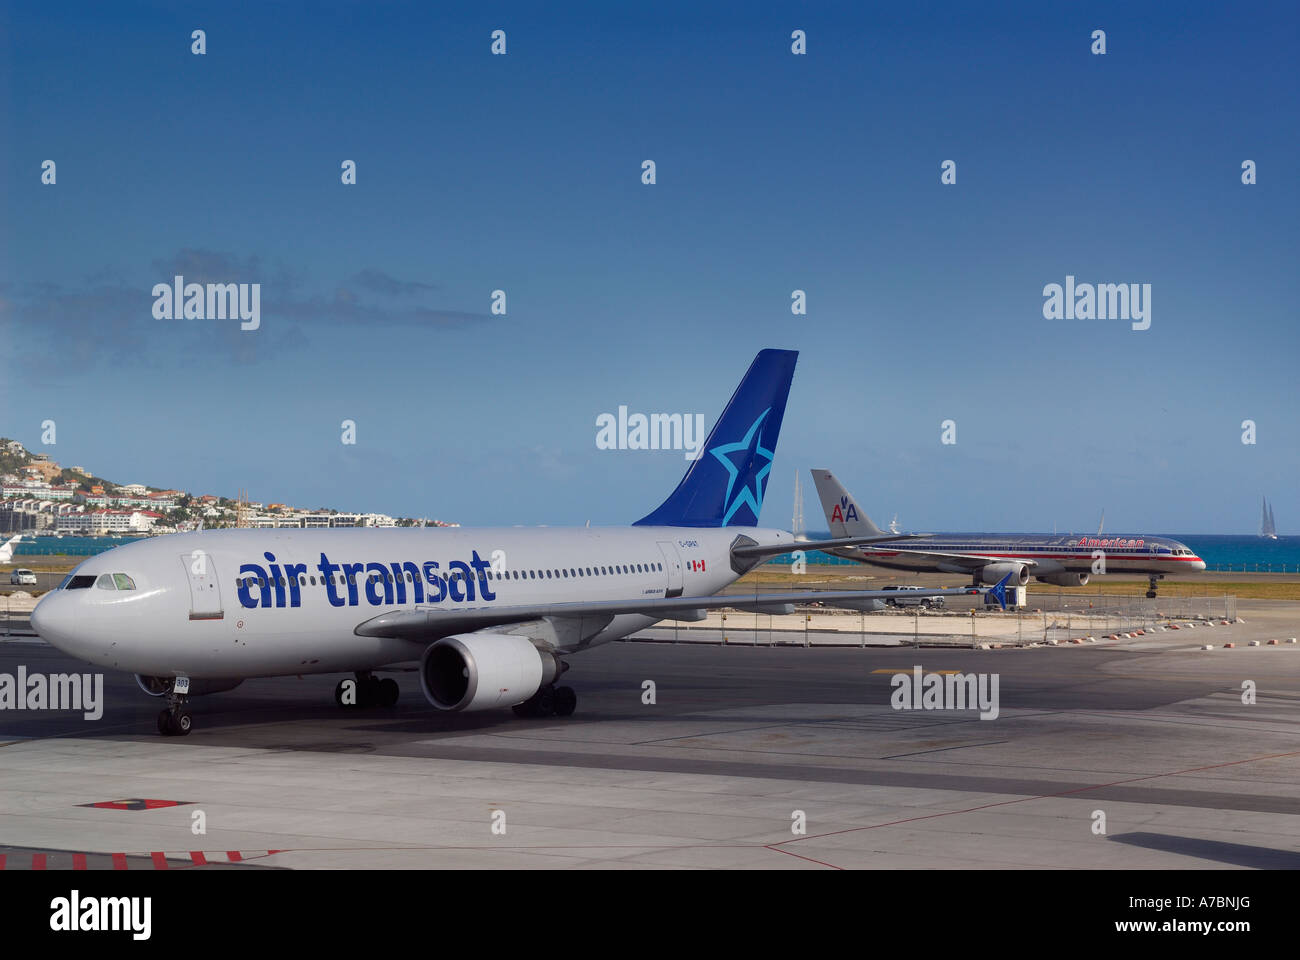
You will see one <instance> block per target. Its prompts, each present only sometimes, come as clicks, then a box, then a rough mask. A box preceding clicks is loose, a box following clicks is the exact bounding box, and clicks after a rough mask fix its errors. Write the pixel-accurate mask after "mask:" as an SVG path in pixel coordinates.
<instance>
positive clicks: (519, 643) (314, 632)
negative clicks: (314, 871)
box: [32, 350, 1005, 735]
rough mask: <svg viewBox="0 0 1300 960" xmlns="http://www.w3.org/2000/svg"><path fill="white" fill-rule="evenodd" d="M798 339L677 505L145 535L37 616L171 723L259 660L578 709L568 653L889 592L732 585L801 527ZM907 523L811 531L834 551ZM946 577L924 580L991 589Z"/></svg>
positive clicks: (850, 603)
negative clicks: (437, 523)
mask: <svg viewBox="0 0 1300 960" xmlns="http://www.w3.org/2000/svg"><path fill="white" fill-rule="evenodd" d="M797 356H798V355H797V353H795V352H793V351H786V350H764V351H762V352H761V353H759V354H758V356H757V357H756V358H755V359H754V362H753V363H752V364H751V365H750V368H749V371H748V372H747V373H746V374H745V377H744V379H743V380H742V381H741V383H740V386H739V387H737V389H736V392H735V393H734V394H733V395H732V397H731V400H730V402H729V403H728V404H727V407H726V409H725V410H724V411H723V413H722V416H721V417H719V419H718V422H717V424H716V425H715V426H714V428H713V431H712V433H711V434H710V435H709V438H708V440H707V441H706V444H705V448H704V452H703V454H702V456H700V457H699V458H698V459H696V460H694V461H693V462H692V463H691V466H690V468H689V469H688V470H687V471H686V475H685V476H684V477H683V478H682V480H681V482H680V483H679V484H678V485H677V488H676V489H675V490H674V491H673V492H672V493H671V494H670V495H669V497H668V499H667V500H665V501H664V502H663V503H662V504H661V505H660V506H659V507H658V508H657V509H655V510H654V511H653V512H651V513H650V514H649V515H647V516H645V517H643V518H641V519H640V520H638V521H637V522H636V523H634V524H632V525H631V526H629V527H622V528H605V529H600V528H596V529H591V528H580V529H567V530H566V529H549V528H538V529H518V528H504V529H491V528H487V529H481V530H470V529H461V528H401V529H375V528H360V529H351V530H342V529H302V530H286V529H266V530H261V529H259V530H213V531H205V532H201V533H192V534H170V535H166V536H161V537H153V538H150V539H145V540H140V541H137V542H134V543H131V544H127V545H124V546H121V547H117V548H115V549H113V550H109V551H106V552H105V553H102V554H99V555H98V556H95V557H92V558H91V559H89V560H87V561H85V562H84V563H82V564H81V565H80V566H78V567H77V568H76V569H75V570H74V571H73V572H72V573H71V574H70V575H69V576H68V577H67V579H65V580H64V581H63V583H62V584H61V585H60V586H59V588H58V589H56V590H53V591H51V592H50V593H49V594H47V595H46V596H45V597H43V598H42V599H41V601H40V602H39V603H38V604H37V606H36V609H35V610H34V611H33V613H32V626H33V627H34V628H35V629H36V631H37V633H39V634H40V636H41V637H42V638H44V639H45V640H46V641H48V642H49V643H50V644H52V645H53V646H55V647H57V648H58V649H60V650H63V651H65V652H66V653H69V654H71V655H73V656H76V657H79V658H81V659H83V660H88V661H90V662H91V663H94V664H98V665H100V666H102V667H108V668H112V669H116V670H123V671H128V672H131V673H134V674H135V675H136V681H137V683H138V684H139V686H140V687H141V689H143V690H144V691H145V692H146V693H148V694H150V695H152V696H157V697H164V698H166V703H167V707H166V709H164V710H163V711H162V712H161V713H159V715H158V730H159V732H160V733H162V734H164V735H176V734H186V733H189V731H190V729H191V727H192V725H193V717H192V715H191V714H190V712H189V710H188V709H187V707H186V704H187V703H188V699H189V697H191V696H195V695H198V694H201V693H216V692H220V691H222V690H229V689H232V688H233V687H235V686H237V685H238V684H239V683H241V682H242V681H243V680H244V679H246V678H248V677H271V676H291V675H299V674H307V673H339V672H349V673H352V674H354V677H355V679H346V680H343V681H341V682H340V683H339V685H338V687H336V689H335V700H336V702H338V704H339V705H340V706H376V705H380V706H391V705H392V704H394V703H395V702H396V701H397V694H398V687H397V682H396V681H395V680H393V679H392V678H385V679H379V678H377V677H376V676H375V671H376V670H379V669H380V668H383V667H391V666H394V665H397V664H400V663H410V662H418V663H419V676H420V685H421V688H422V690H423V692H424V695H425V697H426V698H427V699H428V701H429V702H430V703H431V704H433V706H434V707H435V708H437V709H438V710H444V711H456V710H462V711H473V710H491V709H496V708H504V707H513V708H514V710H515V712H516V713H517V714H519V715H520V716H549V715H552V714H554V715H559V716H568V715H569V714H571V713H573V710H574V707H575V706H576V704H577V696H576V694H575V693H574V692H573V690H572V688H570V687H566V686H557V685H556V681H557V680H558V679H559V678H560V676H561V674H562V673H563V672H564V671H565V670H566V669H568V664H567V663H565V661H564V659H563V658H564V657H567V656H569V655H571V654H575V653H579V652H581V651H584V650H587V649H588V648H591V647H596V646H599V645H600V644H602V643H608V642H609V641H611V640H617V639H620V638H622V637H626V636H629V635H630V634H633V633H635V632H636V631H638V630H641V629H643V628H645V627H647V626H649V625H650V624H652V623H655V622H656V621H659V620H664V619H672V620H702V619H704V617H705V611H707V610H710V609H716V608H720V607H733V608H738V609H742V610H748V611H758V612H763V613H789V612H792V611H793V609H794V604H795V603H798V602H800V601H804V600H811V599H814V598H815V599H817V600H819V601H821V602H822V603H824V604H826V605H827V606H833V607H844V608H847V609H868V610H869V609H872V602H873V601H874V600H877V599H883V598H885V597H888V596H890V594H889V593H888V592H886V591H882V590H858V591H836V592H828V593H816V594H813V593H797V592H795V593H768V594H755V595H753V596H751V595H749V594H745V595H744V596H731V597H718V596H715V594H716V593H717V592H718V591H719V590H721V589H722V588H724V587H726V586H727V585H729V584H731V583H734V582H735V581H736V580H738V579H739V578H740V577H741V576H743V575H744V574H745V573H746V572H748V571H749V570H750V569H752V568H753V567H755V566H757V565H758V564H760V563H762V562H763V561H764V560H766V559H768V558H770V557H772V556H775V555H777V554H781V553H785V552H787V551H788V550H790V549H791V547H792V546H793V544H794V538H793V536H792V535H791V534H789V533H786V532H785V531H782V530H769V529H762V528H760V527H758V526H757V524H758V520H759V513H760V512H761V510H762V506H763V494H764V492H765V490H766V488H767V480H768V477H769V474H770V472H771V467H772V459H773V457H774V456H775V451H776V441H777V435H778V433H779V432H780V429H781V420H782V418H783V417H784V415H785V405H786V397H787V395H788V394H789V391H790V381H791V378H792V377H793V375H794V366H795V360H796V357H797ZM897 539H902V538H900V537H899V536H898V535H894V534H880V533H873V534H870V535H867V536H859V537H846V538H835V539H831V540H826V541H821V542H816V543H804V544H802V546H803V547H805V548H807V549H833V548H836V547H847V546H855V545H858V544H863V543H874V542H877V541H882V540H897ZM1004 586H1005V585H1004V584H1000V585H998V586H996V587H994V588H993V589H992V590H991V591H986V590H980V589H977V588H972V589H958V590H941V589H935V590H928V591H924V592H923V593H922V594H918V595H923V596H941V595H947V594H954V595H955V594H969V593H988V592H991V593H992V594H993V595H994V596H996V597H998V598H999V600H1003V599H1004V598H1005V593H1004V589H1003V588H1004Z"/></svg>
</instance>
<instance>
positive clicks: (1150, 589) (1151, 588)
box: [1147, 573, 1165, 600]
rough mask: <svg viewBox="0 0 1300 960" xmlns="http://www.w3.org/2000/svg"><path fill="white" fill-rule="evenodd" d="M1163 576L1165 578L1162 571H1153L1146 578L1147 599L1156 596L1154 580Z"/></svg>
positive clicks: (1161, 578)
mask: <svg viewBox="0 0 1300 960" xmlns="http://www.w3.org/2000/svg"><path fill="white" fill-rule="evenodd" d="M1164 578H1165V575H1164V574H1163V573H1153V574H1151V576H1150V578H1149V579H1148V580H1147V599H1148V600H1154V599H1155V598H1156V581H1157V580H1163V579H1164Z"/></svg>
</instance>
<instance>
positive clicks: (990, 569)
mask: <svg viewBox="0 0 1300 960" xmlns="http://www.w3.org/2000/svg"><path fill="white" fill-rule="evenodd" d="M1008 573H1009V574H1011V579H1010V580H1009V581H1007V582H1008V583H1009V584H1010V585H1011V586H1013V587H1016V586H1020V587H1023V586H1024V585H1025V584H1027V583H1028V582H1029V567H1028V566H1026V565H1025V564H1023V563H989V564H985V565H984V566H983V567H981V568H980V580H982V581H983V582H984V583H987V584H989V585H990V586H992V585H993V584H996V583H998V582H999V581H1001V580H1002V578H1003V577H1005V576H1006V575H1007V574H1008Z"/></svg>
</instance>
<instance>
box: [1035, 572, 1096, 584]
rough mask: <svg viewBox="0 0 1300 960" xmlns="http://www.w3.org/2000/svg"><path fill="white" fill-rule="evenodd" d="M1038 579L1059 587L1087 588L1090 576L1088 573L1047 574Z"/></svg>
mask: <svg viewBox="0 0 1300 960" xmlns="http://www.w3.org/2000/svg"><path fill="white" fill-rule="evenodd" d="M1036 579H1037V580H1039V581H1040V582H1042V583H1050V584H1053V585H1055V586H1058V587H1086V586H1087V585H1088V575H1087V574H1086V573H1045V574H1043V575H1042V576H1040V577H1037V578H1036Z"/></svg>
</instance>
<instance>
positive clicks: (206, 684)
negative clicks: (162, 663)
mask: <svg viewBox="0 0 1300 960" xmlns="http://www.w3.org/2000/svg"><path fill="white" fill-rule="evenodd" d="M172 680H173V678H172V677H146V676H143V675H142V674H139V673H137V674H136V675H135V683H136V686H138V687H139V688H140V689H141V690H143V691H144V692H145V693H147V694H149V696H151V697H163V696H166V695H167V694H168V693H170V692H171V689H172ZM243 682H244V679H243V678H242V677H239V678H237V679H230V680H193V679H191V680H190V692H189V695H190V696H191V697H201V696H203V695H204V694H205V693H225V692H226V691H227V690H234V689H235V687H237V686H239V685H240V684H241V683H243Z"/></svg>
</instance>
